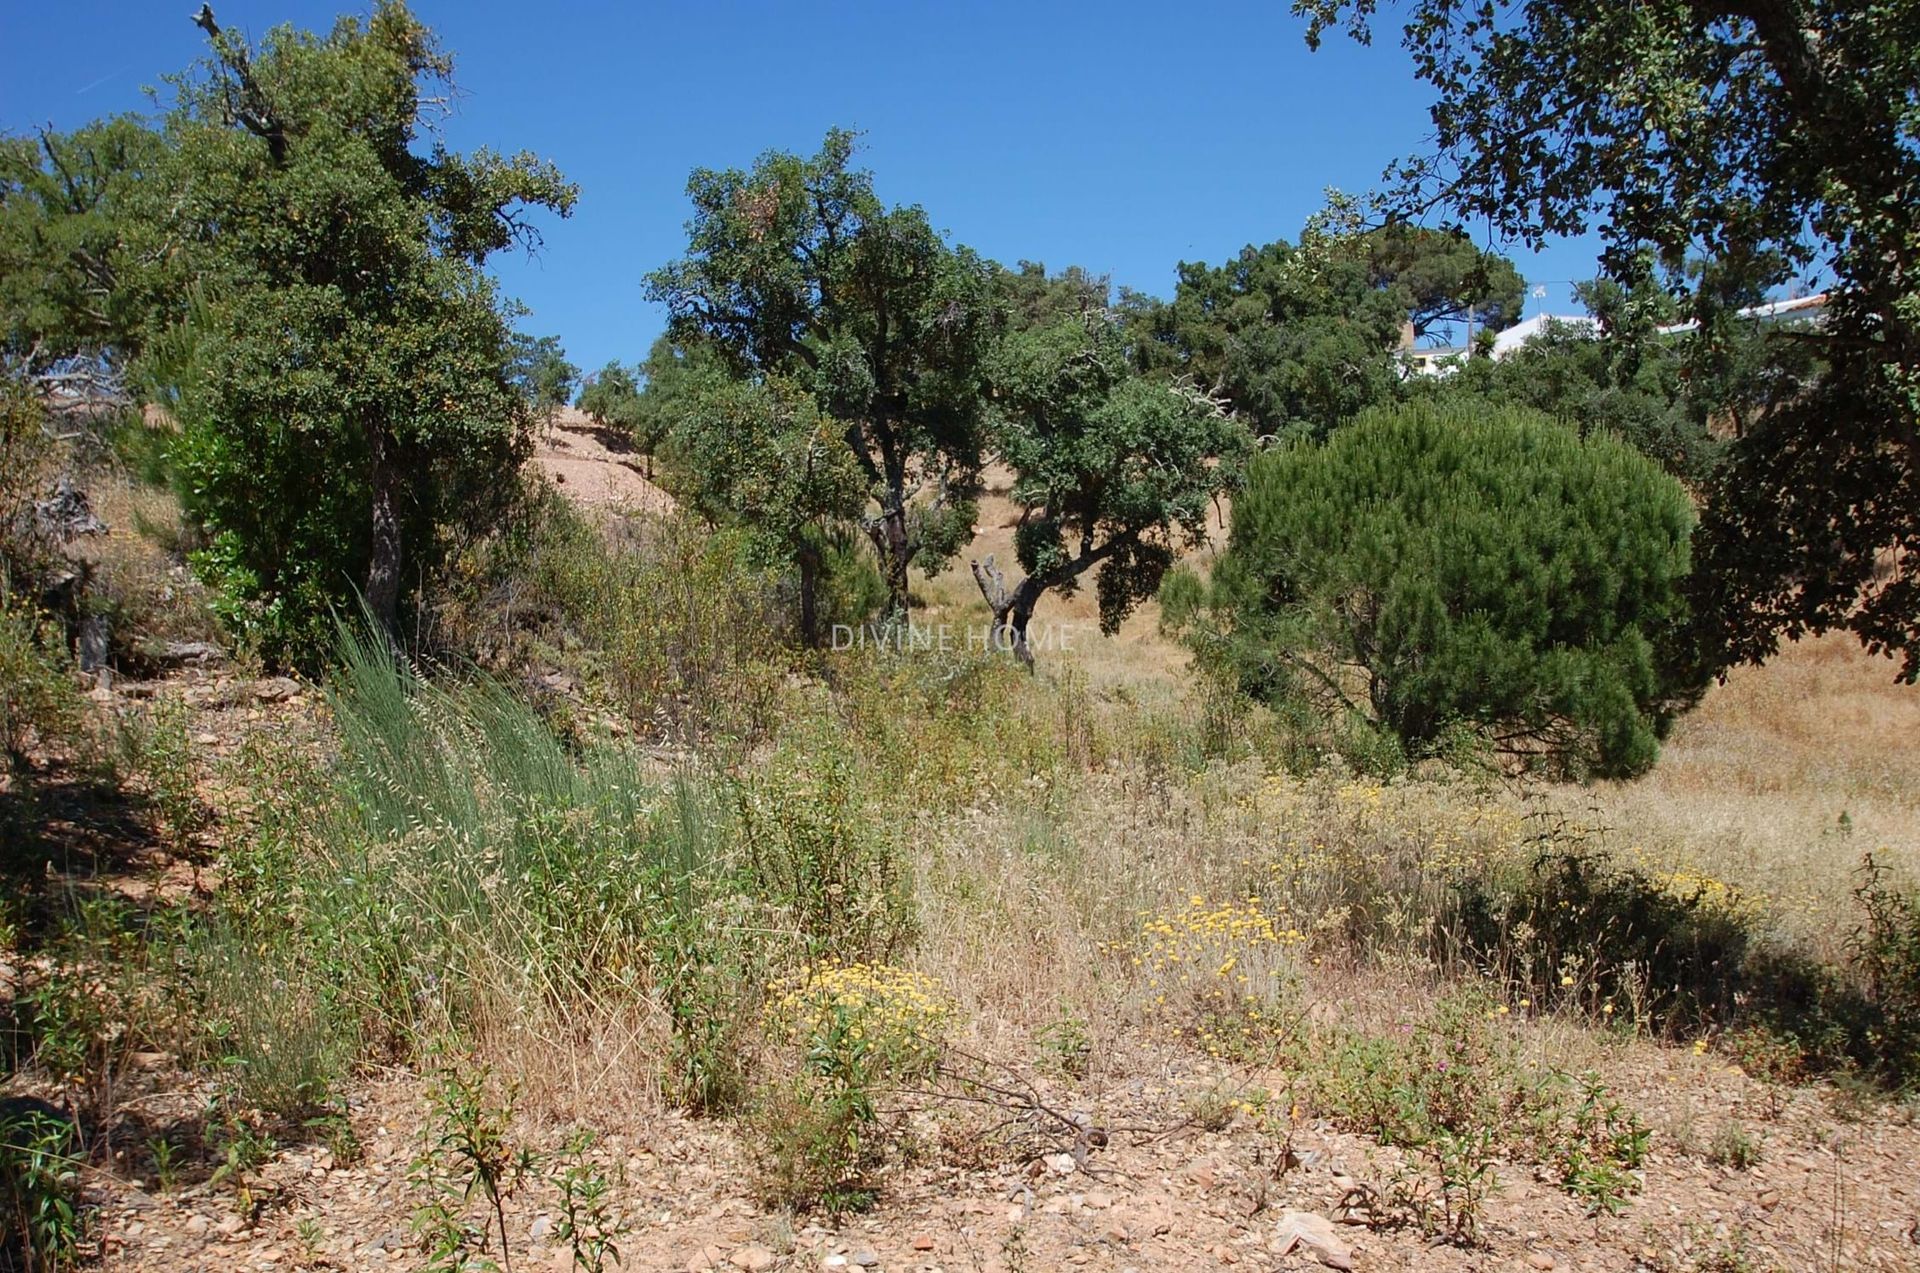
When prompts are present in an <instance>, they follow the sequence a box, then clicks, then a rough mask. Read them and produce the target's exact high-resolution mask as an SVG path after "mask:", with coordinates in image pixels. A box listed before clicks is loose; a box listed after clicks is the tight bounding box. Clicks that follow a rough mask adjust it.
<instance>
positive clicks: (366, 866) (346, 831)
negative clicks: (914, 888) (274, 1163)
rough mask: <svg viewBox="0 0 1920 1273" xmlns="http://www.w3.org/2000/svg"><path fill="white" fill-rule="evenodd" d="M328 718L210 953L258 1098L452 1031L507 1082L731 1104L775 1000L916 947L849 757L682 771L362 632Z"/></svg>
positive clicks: (343, 647)
mask: <svg viewBox="0 0 1920 1273" xmlns="http://www.w3.org/2000/svg"><path fill="white" fill-rule="evenodd" d="M328 701H329V704H330V707H331V709H332V716H333V724H334V740H335V746H336V753H335V754H334V755H333V756H332V757H331V758H330V761H329V763H328V764H327V766H326V767H325V772H324V775H323V776H322V777H321V778H320V779H319V780H317V781H315V782H313V783H311V784H309V785H308V787H307V789H305V790H298V791H294V792H292V793H290V796H289V798H288V799H287V800H286V801H284V802H282V803H281V804H280V805H279V806H278V807H276V808H273V809H270V810H268V811H267V812H266V814H265V815H264V816H263V817H262V818H260V819H259V822H258V825H257V826H256V827H255V828H254V829H253V831H252V832H251V838H252V840H253V842H254V847H253V848H252V849H250V850H249V851H245V852H241V853H237V854H234V855H232V860H233V861H235V862H236V863H239V864H241V869H239V870H237V871H236V872H235V876H234V881H233V884H232V885H231V887H230V889H229V896H228V898H227V905H226V906H225V907H224V908H223V910H222V913H221V915H220V917H219V918H218V920H217V921H216V922H214V923H211V924H208V925H206V926H204V928H203V930H202V932H201V934H200V937H199V940H198V942H197V946H196V954H197V959H196V967H197V969H198V973H199V976H198V980H197V984H198V988H199V990H200V992H201V993H202V995H203V996H205V997H206V999H207V1001H208V1002H207V1009H208V1011H207V1019H208V1020H210V1021H213V1022H216V1023H217V1028H218V1031H219V1034H220V1038H219V1047H220V1048H221V1049H222V1050H223V1051H224V1053H225V1054H226V1055H228V1056H230V1057H233V1058H237V1059H238V1061H239V1068H240V1070H241V1073H242V1080H243V1086H247V1087H248V1088H249V1096H250V1097H252V1098H254V1099H263V1098H264V1099H269V1100H273V1101H277V1102H278V1103H280V1104H282V1105H285V1104H288V1103H297V1101H298V1100H300V1099H305V1098H307V1097H310V1096H312V1095H314V1094H316V1093H317V1091H318V1089H319V1088H320V1087H321V1086H323V1085H324V1082H323V1081H324V1080H325V1079H326V1077H327V1076H328V1075H330V1074H331V1075H337V1074H338V1073H339V1071H340V1070H341V1069H342V1068H343V1067H345V1066H347V1065H350V1064H351V1063H352V1062H353V1061H354V1060H355V1059H362V1058H367V1057H372V1056H377V1055H390V1056H399V1057H406V1056H409V1055H411V1054H413V1053H414V1052H416V1051H417V1050H418V1049H419V1048H420V1047H421V1046H422V1045H423V1044H426V1043H429V1042H441V1041H445V1040H447V1039H449V1038H451V1039H453V1040H456V1041H458V1042H459V1043H461V1044H462V1045H463V1046H469V1047H477V1048H479V1049H481V1050H482V1051H489V1050H490V1051H491V1052H492V1053H493V1055H491V1056H490V1057H489V1058H488V1059H490V1060H491V1061H492V1062H493V1063H494V1064H496V1065H498V1066H500V1067H501V1068H502V1069H503V1070H507V1071H509V1072H512V1071H513V1070H515V1069H516V1068H526V1069H533V1068H537V1066H538V1064H539V1062H538V1059H537V1058H538V1057H540V1056H541V1055H544V1054H559V1053H563V1052H564V1053H566V1054H568V1055H569V1056H570V1057H572V1056H577V1054H578V1053H581V1052H593V1051H595V1050H596V1049H601V1048H608V1047H611V1048H613V1049H614V1050H615V1051H621V1052H623V1054H624V1055H625V1057H626V1060H625V1068H626V1072H625V1073H624V1074H623V1075H622V1076H621V1077H622V1081H624V1082H631V1081H632V1078H633V1068H634V1067H635V1065H637V1064H640V1063H641V1062H642V1060H643V1058H658V1057H661V1056H666V1057H667V1058H668V1061H667V1063H666V1064H665V1065H664V1066H663V1067H661V1070H660V1072H659V1073H658V1074H657V1075H655V1076H651V1077H650V1078H649V1080H648V1081H649V1082H657V1083H659V1084H661V1085H663V1086H664V1087H665V1089H666V1090H667V1092H668V1094H669V1095H671V1096H672V1097H673V1098H675V1099H678V1100H682V1101H685V1102H687V1103H689V1104H692V1105H695V1106H701V1107H706V1106H724V1105H726V1104H728V1103H729V1102H730V1101H731V1100H733V1099H736V1098H737V1096H738V1093H739V1091H740V1090H741V1077H740V1074H739V1072H738V1071H739V1068H740V1066H741V1065H742V1064H744V1063H745V1059H746V1057H745V1053H746V1051H747V1048H746V1040H745V1039H744V1037H743V1036H742V1035H741V1033H740V1031H742V1030H743V1029H744V1026H743V1024H742V1023H744V1022H748V1021H751V1020H754V1019H755V1018H756V1016H757V1012H758V998H759V996H760V995H761V994H762V988H763V987H764V986H766V985H767V984H768V983H769V982H770V981H771V980H772V979H774V978H775V977H777V976H779V975H782V974H784V973H785V972H787V971H788V970H789V969H790V968H791V967H793V966H796V965H797V964H798V963H799V962H800V961H802V960H804V959H806V958H808V957H811V956H815V955H820V954H828V953H830V954H833V955H835V956H837V957H842V958H847V959H859V958H866V957H878V956H884V955H886V954H889V953H891V952H894V951H896V950H898V949H900V948H901V947H902V946H903V944H904V943H905V942H906V941H907V940H908V939H909V937H910V935H911V931H912V923H911V915H910V909H909V908H908V903H907V900H906V895H905V892H904V890H903V888H902V887H901V885H902V881H903V879H904V875H903V870H902V868H901V867H900V866H899V864H898V860H897V858H896V856H895V855H896V852H897V846H896V844H895V843H894V841H893V840H892V839H890V838H889V837H888V836H887V835H886V834H885V833H884V829H883V828H882V827H881V826H880V824H878V823H876V822H875V821H874V820H873V819H872V818H871V816H870V815H869V813H868V810H867V806H866V803H865V802H864V800H863V799H861V797H860V794H859V793H858V791H857V790H856V789H855V788H854V787H853V786H851V785H850V784H851V781H852V779H851V772H850V770H849V769H848V767H847V765H846V764H841V765H838V766H836V765H832V764H828V765H824V766H821V765H813V764H810V763H807V762H805V761H804V760H803V758H802V753H801V752H799V751H794V750H792V749H788V750H786V751H780V752H776V754H775V756H774V758H773V762H772V763H771V764H770V765H768V766H766V767H765V768H764V770H756V771H755V772H754V774H753V776H752V777H750V778H747V777H729V776H727V775H725V774H723V773H720V772H717V771H712V770H701V769H697V768H692V767H687V768H683V769H679V770H668V769H667V768H665V767H663V766H662V765H661V764H660V763H659V762H657V761H654V760H651V759H649V758H648V756H647V755H646V754H645V753H644V752H642V751H641V750H640V749H638V748H636V747H633V746H629V745H627V744H624V743H619V742H614V741H588V742H584V743H582V742H579V741H577V740H568V739H566V738H563V737H561V736H559V735H557V734H556V733H555V732H554V730H553V729H552V728H551V727H549V725H548V724H547V723H546V722H545V721H544V720H543V719H542V718H541V716H540V715H539V714H538V712H536V710H535V709H534V708H532V707H530V706H528V705H527V704H526V703H525V702H523V701H522V700H520V699H518V698H516V697H515V696H514V695H513V694H512V693H511V692H509V691H508V690H507V689H506V688H505V687H503V686H501V685H500V684H498V683H497V682H494V681H491V680H489V679H487V678H485V677H482V676H477V675H476V676H467V677H453V676H442V677H430V676H426V675H423V674H422V673H420V672H419V671H418V670H417V669H415V668H413V667H412V666H410V665H408V664H407V663H405V662H404V661H403V660H401V659H400V658H398V657H396V656H395V655H394V654H393V653H392V652H391V651H390V650H389V649H388V647H387V646H386V645H385V644H384V643H383V642H382V641H380V640H379V639H377V638H372V637H368V636H366V635H364V634H362V633H360V632H358V631H344V632H343V633H342V635H341V637H340V641H339V647H338V654H337V667H336V671H335V673H334V675H333V678H332V680H331V682H330V684H329V689H328ZM249 853H251V855H252V856H251V858H250V857H249ZM262 987H270V988H272V993H262V991H261V988H262ZM610 1033H611V1034H612V1035H616V1036H618V1037H617V1038H613V1039H612V1040H611V1041H610V1040H609V1037H608V1036H609V1034H610ZM543 1050H544V1051H543ZM290 1052H297V1053H301V1054H303V1055H300V1056H290V1055H289V1053H290ZM609 1067H611V1062H609Z"/></svg>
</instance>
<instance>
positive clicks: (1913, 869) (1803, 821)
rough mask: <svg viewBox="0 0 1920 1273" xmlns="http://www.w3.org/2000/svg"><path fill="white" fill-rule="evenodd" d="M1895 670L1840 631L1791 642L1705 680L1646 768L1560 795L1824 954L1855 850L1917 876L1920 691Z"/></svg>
mask: <svg viewBox="0 0 1920 1273" xmlns="http://www.w3.org/2000/svg"><path fill="white" fill-rule="evenodd" d="M1896 670H1897V664H1896V663H1895V662H1894V661H1893V660H1891V659H1886V658H1876V657H1874V656H1872V655H1870V654H1868V653H1867V652H1866V651H1865V650H1863V649H1862V648H1861V647H1860V646H1859V644H1858V643H1857V642H1856V641H1854V640H1853V639H1852V638H1850V637H1847V636H1841V635H1832V636H1827V637H1822V638H1819V639H1809V640H1805V641H1801V642H1798V643H1796V644H1793V645H1790V646H1788V647H1787V648H1786V649H1785V650H1783V651H1782V652H1781V654H1780V656H1779V657H1778V658H1776V659H1775V660H1773V661H1772V662H1771V663H1769V664H1767V665H1766V666H1765V667H1759V668H1741V669H1739V670H1737V671H1735V672H1734V673H1733V674H1732V676H1730V677H1729V678H1728V681H1727V683H1726V684H1725V685H1723V686H1718V687H1716V688H1715V689H1713V690H1712V691H1711V692H1710V693H1709V694H1708V695H1707V699H1706V701H1705V702H1704V703H1703V704H1702V705H1701V706H1700V708H1699V709H1698V710H1697V711H1695V712H1694V713H1693V714H1692V715H1690V716H1688V717H1686V718H1685V719H1683V720H1682V721H1681V722H1680V723H1679V725H1678V726H1677V728H1676V729H1675V731H1674V735H1673V737H1672V739H1671V740H1669V742H1668V743H1667V745H1666V748H1665V749H1664V750H1663V752H1662V753H1661V757H1660V763H1659V765H1658V766H1656V767H1655V769H1654V771H1653V772H1652V773H1651V774H1649V775H1647V776H1646V777H1645V778H1642V779H1640V780H1638V781H1636V782H1631V783H1607V784H1603V785H1601V786H1599V787H1596V788H1595V789H1593V790H1592V791H1591V792H1578V793H1573V792H1561V793H1559V794H1560V797H1561V799H1562V800H1563V802H1565V803H1567V804H1569V805H1578V804H1587V805H1589V806H1590V807H1591V808H1593V809H1594V810H1596V811H1597V812H1598V813H1599V816H1600V819H1601V821H1602V822H1603V823H1605V824H1606V825H1608V826H1610V827H1612V828H1614V829H1615V830H1616V832H1617V836H1616V839H1617V840H1618V841H1619V842H1621V843H1622V844H1624V845H1625V846H1626V847H1627V848H1628V849H1629V850H1631V849H1633V848H1641V849H1644V850H1645V852H1646V853H1648V854H1649V855H1650V856H1651V857H1653V858H1654V859H1655V861H1656V862H1657V863H1658V864H1659V865H1662V866H1671V865H1685V866H1688V867H1691V868H1694V869H1698V870H1701V871H1705V872H1708V873H1711V874H1713V875H1716V876H1719V877H1721V878H1723V879H1726V880H1728V881H1730V882H1732V883H1736V884H1739V885H1740V886H1742V887H1744V888H1747V889H1749V890H1752V891H1755V892H1758V893H1760V894H1762V895H1764V896H1766V897H1768V898H1770V899H1772V900H1774V901H1775V902H1776V903H1778V904H1779V907H1780V917H1781V920H1782V923H1783V925H1784V926H1785V927H1787V929H1788V930H1789V931H1790V932H1792V933H1794V935H1796V936H1798V937H1801V938H1803V939H1806V940H1809V941H1810V942H1812V943H1813V944H1814V946H1815V947H1816V948H1817V949H1821V950H1823V952H1824V953H1828V954H1831V953H1833V951H1832V949H1831V948H1832V945H1833V942H1834V941H1835V940H1836V939H1837V937H1838V936H1839V933H1838V932H1837V931H1836V930H1837V928H1838V927H1841V926H1837V925H1836V924H1835V923H1834V920H1835V917H1836V915H1838V914H1839V913H1840V911H1841V910H1843V909H1845V902H1846V897H1847V893H1848V890H1849V889H1850V888H1851V886H1852V877H1851V872H1852V870H1853V868H1854V867H1856V866H1857V865H1858V864H1859V860H1860V856H1861V854H1862V853H1864V852H1866V851H1868V850H1872V851H1874V852H1875V853H1876V855H1879V856H1882V857H1883V858H1884V859H1885V860H1886V861H1888V862H1889V863H1890V864H1892V865H1894V866H1895V867H1897V868H1898V869H1899V870H1900V871H1901V872H1902V873H1904V874H1905V875H1906V876H1907V877H1908V878H1909V879H1911V878H1914V877H1916V876H1920V687H1915V686H1909V685H1901V684H1897V683H1896V682H1895V681H1894V673H1895V671H1896Z"/></svg>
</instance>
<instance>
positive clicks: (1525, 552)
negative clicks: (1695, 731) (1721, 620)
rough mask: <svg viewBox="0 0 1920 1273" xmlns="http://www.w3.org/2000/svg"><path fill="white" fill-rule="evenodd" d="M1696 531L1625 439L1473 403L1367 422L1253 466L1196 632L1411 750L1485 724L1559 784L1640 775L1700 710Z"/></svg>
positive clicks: (1214, 652)
mask: <svg viewBox="0 0 1920 1273" xmlns="http://www.w3.org/2000/svg"><path fill="white" fill-rule="evenodd" d="M1692 526H1693V513H1692V509H1691V507H1690V505H1689V503H1688V501H1687V497H1686V494H1685V492H1684V491H1683V490H1682V489H1681V487H1680V485H1679V484H1678V483H1677V482H1676V481H1674V480H1673V479H1672V478H1671V477H1668V476H1667V475H1665V474H1664V473H1662V472H1661V471H1660V470H1659V468H1658V467H1657V466H1655V465H1654V464H1653V463H1652V462H1651V461H1649V460H1647V459H1646V458H1645V457H1643V456H1641V455H1639V454H1637V453H1636V452H1635V451H1633V450H1632V449H1631V448H1630V447H1628V446H1627V445H1626V444H1624V443H1622V442H1619V441H1617V440H1615V439H1612V438H1609V437H1592V438H1587V439H1584V440H1583V439H1582V438H1580V437H1579V436H1578V435H1577V434H1576V433H1574V432H1573V431H1571V430H1569V429H1567V428H1564V427H1562V426H1560V425H1557V424H1554V423H1552V422H1551V421H1549V420H1547V419H1545V418H1544V417H1541V416H1538V415H1536V414H1533V413H1531V412H1528V411H1526V410H1524V409H1516V408H1510V407H1494V406H1489V405H1487V404H1483V403H1475V402H1471V401H1468V402H1464V403H1445V404H1440V403H1412V404H1409V405H1406V406H1402V407H1399V408H1395V409H1391V410H1375V411H1370V412H1367V413H1364V414H1362V415H1361V416H1359V417H1357V418H1356V419H1355V420H1354V421H1353V422H1352V423H1350V424H1348V425H1346V426H1345V427H1343V428H1341V429H1340V430H1338V431H1337V432H1336V433H1335V434H1334V436H1333V437H1332V438H1331V440H1329V441H1328V442H1326V443H1325V444H1323V445H1310V444H1300V445H1294V446H1287V447H1283V448H1281V449H1278V450H1274V451H1269V452H1267V453H1266V454H1264V455H1262V456H1260V457H1259V458H1258V459H1256V460H1255V461H1254V463H1253V465H1252V467H1251V471H1250V474H1249V476H1248V481H1247V487H1246V489H1245V491H1243V492H1242V493H1241V495H1240V497H1239V499H1238V500H1237V501H1236V502H1235V504H1234V510H1233V531H1232V538H1231V541H1230V544H1229V547H1228V550H1227V552H1226V553H1225V555H1224V557H1223V559H1222V561H1221V563H1220V566H1219V569H1218V571H1217V574H1216V579H1215V583H1214V586H1213V588H1212V590H1211V593H1210V602H1211V604H1210V606H1209V607H1208V609H1207V610H1205V611H1198V610H1194V609H1193V608H1192V605H1191V602H1192V598H1191V597H1190V596H1189V597H1188V598H1187V601H1188V603H1189V604H1188V613H1187V615H1186V616H1185V618H1186V620H1187V622H1186V628H1187V630H1188V633H1189V636H1190V639H1191V640H1192V641H1193V642H1194V644H1195V645H1196V646H1197V648H1198V650H1199V652H1200V654H1201V656H1202V658H1203V661H1204V662H1205V663H1206V664H1207V665H1209V666H1211V667H1213V668H1214V669H1215V670H1217V671H1218V672H1220V673H1222V674H1224V675H1226V676H1228V677H1229V678H1230V679H1232V680H1234V681H1236V682H1237V683H1238V684H1240V685H1241V686H1242V687H1243V688H1245V689H1247V690H1248V691H1250V692H1252V693H1254V694H1255V695H1257V696H1259V697H1262V698H1264V699H1267V700H1268V701H1270V702H1287V701H1299V700H1302V699H1305V700H1309V701H1312V702H1314V703H1316V704H1318V705H1321V706H1323V707H1326V708H1330V709H1331V710H1332V711H1333V712H1335V713H1336V714H1339V715H1351V716H1354V717H1358V718H1360V719H1361V720H1363V721H1365V722H1367V723H1369V724H1374V725H1378V726H1380V727H1383V728H1385V729H1386V730H1388V731H1389V732H1390V733H1391V734H1392V735H1393V736H1394V737H1395V738H1397V739H1398V740H1399V742H1400V743H1401V745H1402V746H1403V747H1404V749H1405V751H1406V752H1407V754H1408V755H1409V756H1410V757H1413V758H1418V757H1421V756H1426V755H1432V754H1436V753H1438V752H1440V751H1443V750H1446V749H1447V748H1448V747H1450V746H1452V745H1453V744H1454V743H1455V741H1456V736H1457V731H1458V729H1459V728H1460V727H1462V726H1468V727H1471V728H1473V729H1474V730H1475V731H1477V732H1479V733H1480V734H1481V735H1482V736H1484V737H1485V738H1486V739H1487V740H1488V741H1489V742H1491V744H1492V745H1493V746H1495V747H1496V748H1498V749H1499V750H1500V751H1502V752H1503V753H1505V754H1507V755H1508V756H1510V757H1513V758H1516V759H1525V760H1527V761H1529V762H1532V763H1537V764H1540V765H1543V766H1545V767H1549V768H1551V769H1554V770H1557V771H1566V772H1572V773H1576V774H1590V775H1602V776H1619V775H1627V774H1634V773H1638V772H1641V771H1643V770H1645V769H1646V768H1647V767H1648V766H1650V765H1651V764H1652V763H1653V760H1654V757H1655V755H1656V753H1657V751H1658V740H1659V739H1660V738H1661V737H1662V736H1663V735H1664V733H1665V732H1666V729H1667V727H1668V725H1669V724H1670V722H1671V721H1672V719H1673V717H1674V715H1675V713H1676V712H1677V711H1678V710H1679V709H1681V708H1682V707H1684V706H1685V705H1687V704H1688V703H1689V702H1690V700H1691V697H1692V694H1691V692H1690V691H1691V683H1690V680H1689V678H1688V677H1686V676H1685V675H1684V674H1683V670H1684V667H1685V665H1686V660H1685V659H1684V658H1683V657H1682V653H1683V652H1682V649H1681V643H1680V642H1679V640H1678V639H1677V637H1676V632H1677V631H1678V629H1679V627H1680V625H1681V624H1682V622H1683V620H1684V618H1685V613H1684V602H1683V599H1682V594H1681V591H1680V588H1681V584H1682V582H1683V580H1684V577H1685V575H1686V573H1687V568H1688V555H1687V538H1688V535H1689V533H1690V532H1691V530H1692ZM1186 591H1187V592H1189V593H1191V591H1192V589H1191V586H1190V585H1189V586H1187V587H1186ZM1178 595H1179V591H1178V590H1176V594H1175V596H1176V598H1177V597H1178ZM1181 617H1182V616H1179V615H1176V616H1175V619H1176V621H1178V620H1179V619H1180V618H1181Z"/></svg>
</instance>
